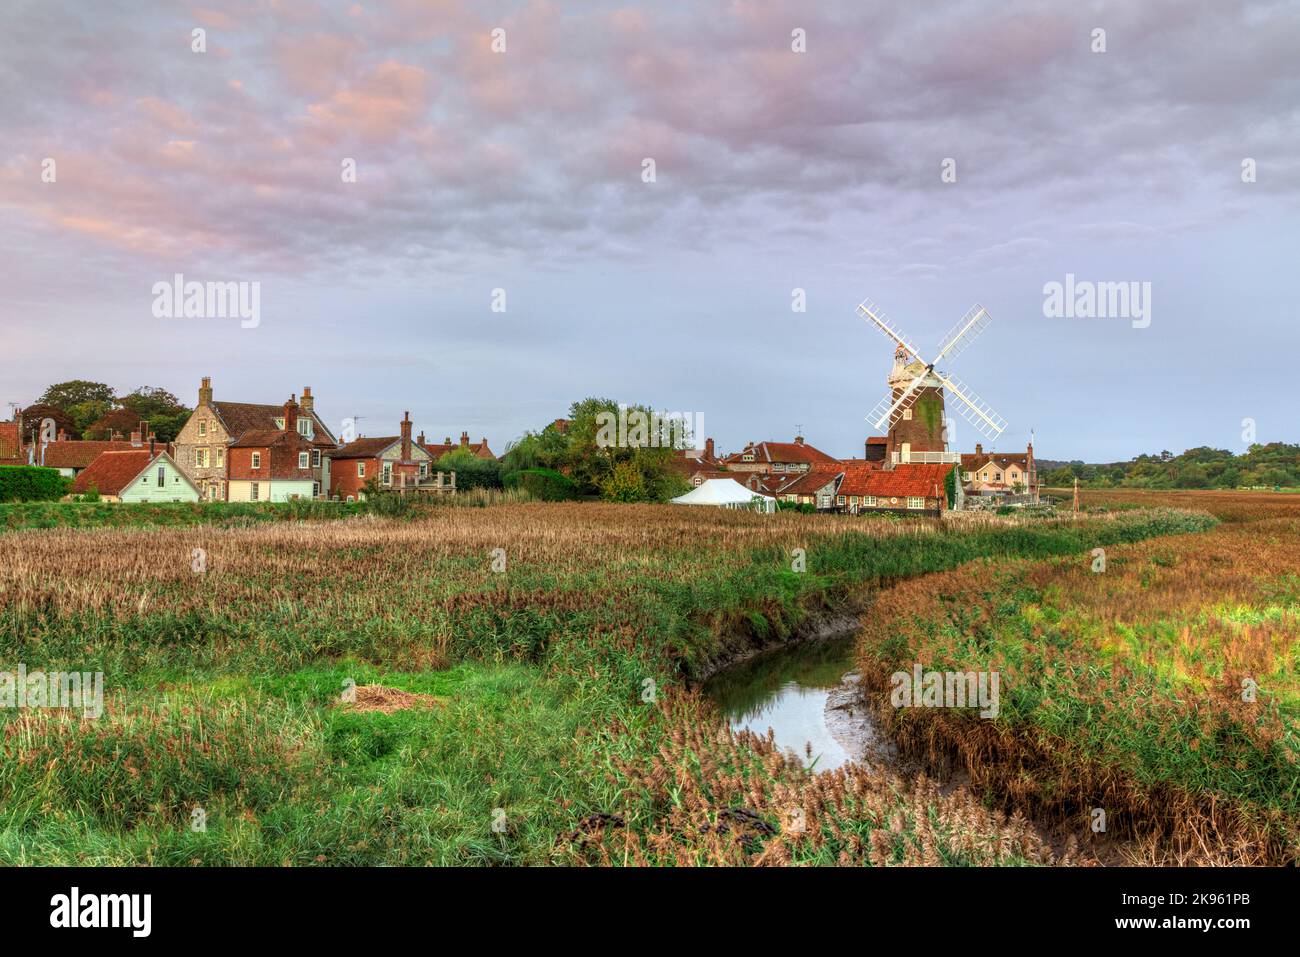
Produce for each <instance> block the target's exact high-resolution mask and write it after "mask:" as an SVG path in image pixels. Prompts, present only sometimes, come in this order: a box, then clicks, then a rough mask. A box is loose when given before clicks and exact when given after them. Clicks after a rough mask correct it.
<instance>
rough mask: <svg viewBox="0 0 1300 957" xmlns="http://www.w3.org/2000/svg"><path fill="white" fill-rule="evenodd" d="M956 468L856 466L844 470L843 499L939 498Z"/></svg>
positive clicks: (841, 484)
mask: <svg viewBox="0 0 1300 957" xmlns="http://www.w3.org/2000/svg"><path fill="white" fill-rule="evenodd" d="M952 468H954V466H953V465H952V464H951V463H949V464H943V465H929V464H927V465H896V466H894V468H892V469H880V468H869V467H867V466H853V467H848V468H846V469H845V470H844V481H843V482H841V483H840V488H839V492H838V494H840V495H874V496H876V497H877V498H905V497H906V496H909V495H912V496H921V497H925V498H934V497H935V487H936V486H937V487H938V489H939V495H940V496H942V495H943V492H944V478H945V477H946V476H947V474H948V472H949V470H951V469H952Z"/></svg>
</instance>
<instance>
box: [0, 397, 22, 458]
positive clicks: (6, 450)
mask: <svg viewBox="0 0 1300 957" xmlns="http://www.w3.org/2000/svg"><path fill="white" fill-rule="evenodd" d="M26 464H27V453H26V451H25V450H24V449H23V410H22V409H15V410H14V417H13V419H11V420H10V421H8V422H0V465H26Z"/></svg>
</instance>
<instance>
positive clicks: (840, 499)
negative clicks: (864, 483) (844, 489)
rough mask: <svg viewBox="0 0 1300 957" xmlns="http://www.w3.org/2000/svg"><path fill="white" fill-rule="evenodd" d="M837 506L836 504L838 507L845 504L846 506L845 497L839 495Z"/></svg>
mask: <svg viewBox="0 0 1300 957" xmlns="http://www.w3.org/2000/svg"><path fill="white" fill-rule="evenodd" d="M835 504H836V505H843V504H844V496H843V495H837V496H835Z"/></svg>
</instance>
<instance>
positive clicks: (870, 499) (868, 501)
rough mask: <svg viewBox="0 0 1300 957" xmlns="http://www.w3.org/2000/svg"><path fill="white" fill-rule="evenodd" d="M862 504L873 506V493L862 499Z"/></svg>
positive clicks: (874, 500)
mask: <svg viewBox="0 0 1300 957" xmlns="http://www.w3.org/2000/svg"><path fill="white" fill-rule="evenodd" d="M862 504H863V505H866V506H867V507H868V508H875V507H876V497H875V496H874V495H868V496H866V497H865V498H864V499H863V500H862Z"/></svg>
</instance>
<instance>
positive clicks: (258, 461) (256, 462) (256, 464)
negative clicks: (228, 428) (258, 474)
mask: <svg viewBox="0 0 1300 957" xmlns="http://www.w3.org/2000/svg"><path fill="white" fill-rule="evenodd" d="M261 467H262V453H261V452H254V453H253V468H255V469H260V468H261Z"/></svg>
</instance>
